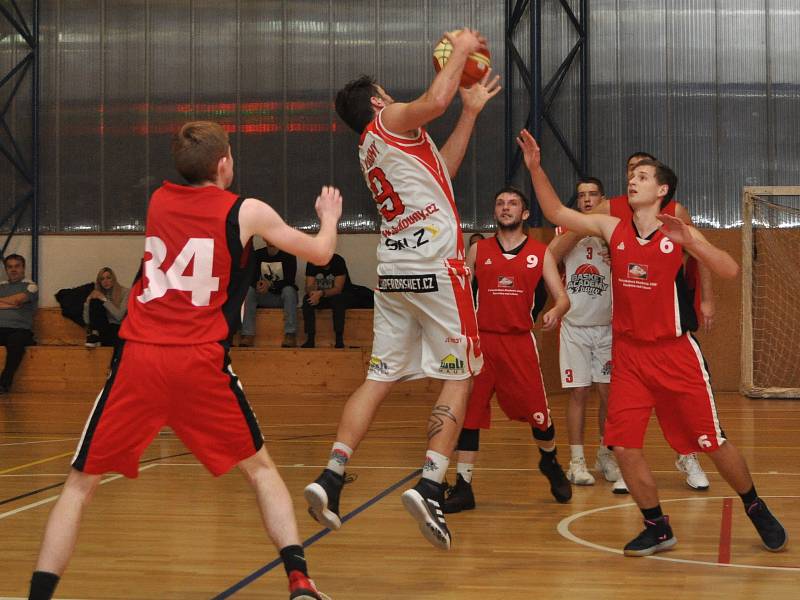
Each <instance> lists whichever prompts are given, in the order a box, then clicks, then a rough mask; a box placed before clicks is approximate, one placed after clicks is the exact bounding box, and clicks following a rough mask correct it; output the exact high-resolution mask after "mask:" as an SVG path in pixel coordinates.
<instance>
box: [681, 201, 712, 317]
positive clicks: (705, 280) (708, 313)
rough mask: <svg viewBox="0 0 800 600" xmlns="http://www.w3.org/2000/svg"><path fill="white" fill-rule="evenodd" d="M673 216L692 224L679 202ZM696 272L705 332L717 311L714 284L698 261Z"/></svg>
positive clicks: (708, 273) (685, 209)
mask: <svg viewBox="0 0 800 600" xmlns="http://www.w3.org/2000/svg"><path fill="white" fill-rule="evenodd" d="M675 216H676V217H678V218H679V219H680V220H681V221H683V222H684V223H686V224H687V225H692V215H690V214H689V210H688V209H687V208H686V207H685V206H684V205H683V204H681V203H680V202H676V203H675ZM697 273H698V275H699V276H700V313H701V314H700V315H698V316H701V317H702V318H703V322H702V325H703V329H704V330H705V332H706V333H708V332H709V331H710V330H711V325H712V324H713V322H714V315H715V314H716V312H717V308H716V304H715V302H714V285H713V283H712V281H711V271H710V270H709V268H708V267H707V266H706V265H704V264H703V263H698V265H697Z"/></svg>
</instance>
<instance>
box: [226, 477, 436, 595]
mask: <svg viewBox="0 0 800 600" xmlns="http://www.w3.org/2000/svg"><path fill="white" fill-rule="evenodd" d="M421 473H422V469H416V470H415V471H412V472H411V473H410V474H408V475H406V476H405V477H403V478H402V479H401V480H400V481H397V482H395V483H393V484H392V485H390V486H389V487H388V488H386V489H385V490H383V491H382V492H380V493H378V494H377V495H375V496H373V497H372V498H370V499H369V500H367V501H366V502H364V503H363V504H362V505H361V506H359V507H358V508H355V509H353V510H351V511H350V512H349V513H347V514H346V515H345V516H344V517H342V524H344V523H346V522H347V521H349V520H351V519H353V518H354V517H356V516H358V515H359V514H360V513H362V512H364V511H365V510H367V509H368V508H369V507H370V506H372V505H373V504H375V503H377V502H379V501H380V500H382V499H383V498H385V497H386V496H388V495H389V494H391V493H392V492H393V491H395V490H396V489H397V488H399V487H401V486H402V485H404V484H406V483H408V482H409V481H411V480H412V479H414V478H415V477H417V476H419V475H420V474H421ZM329 533H331V530H330V529H328V528H327V527H326V528H325V529H321V530H320V531H318V532H317V533H315V534H314V535H312V536H311V537H309V538H308V539H306V540H305V541H304V542H303V548H308V547H309V546H310V545H312V544H314V543H315V542H318V541H319V540H321V539H322V538H324V537H325V536H326V535H328V534H329ZM280 564H281V559H280V557H278V558H276V559H275V560H273V561H272V562H270V563H267V564H266V565H264V566H263V567H261V568H260V569H257V570H255V571H253V572H252V573H250V575H248V576H247V577H244V578H242V579H241V580H239V581H238V582H236V583H235V584H233V585H232V586H231V587H229V588H228V589H226V590H224V591H222V592H220V593H219V594H217V595H216V596H214V597H213V598H212V599H211V600H224V599H225V598H230V597H231V596H232V595H233V594H235V593H236V592H238V591H239V590H241V589H242V588H244V587H246V586H248V585H250V584H251V583H253V582H254V581H255V580H256V579H258V578H259V577H262V576H263V575H266V574H267V573H269V572H270V571H271V570H272V569H274V568H275V567H277V566H278V565H280Z"/></svg>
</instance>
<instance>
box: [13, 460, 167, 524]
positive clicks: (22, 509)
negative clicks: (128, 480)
mask: <svg viewBox="0 0 800 600" xmlns="http://www.w3.org/2000/svg"><path fill="white" fill-rule="evenodd" d="M70 454H72V452H70ZM157 466H158V463H152V464H149V465H145V466H143V467H141V468H140V469H139V472H140V473H141V472H142V471H146V470H147V469H152V468H153V467H157ZM122 477H124V475H112V476H111V477H108V478H106V479H102V480H100V485H104V484H106V483H111V482H112V481H116V480H117V479H122ZM60 495H61V494H56V495H55V496H48V497H47V498H42V499H41V500H37V501H36V502H31V503H30V504H25V505H24V506H20V507H19V508H15V509H14V510H9V511H8V512H4V513H0V521H2V520H3V519H6V518H8V517H13V516H14V515H16V514H19V513H21V512H25V511H26V510H31V509H32V508H37V507H39V506H42V505H43V504H48V503H50V502H53V501H55V500H57V499H58V497H59V496H60Z"/></svg>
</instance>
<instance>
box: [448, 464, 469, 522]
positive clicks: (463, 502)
mask: <svg viewBox="0 0 800 600" xmlns="http://www.w3.org/2000/svg"><path fill="white" fill-rule="evenodd" d="M474 508H475V496H474V495H473V494H472V484H471V483H467V480H466V479H464V478H463V477H462V476H461V473H459V474H457V475H456V484H455V485H454V486H451V487H448V488H447V491H446V492H445V497H444V504H442V512H444V514H446V515H449V514H452V513H458V512H461V511H462V510H473V509H474Z"/></svg>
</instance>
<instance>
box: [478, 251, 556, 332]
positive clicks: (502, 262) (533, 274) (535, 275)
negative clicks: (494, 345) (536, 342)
mask: <svg viewBox="0 0 800 600" xmlns="http://www.w3.org/2000/svg"><path fill="white" fill-rule="evenodd" d="M546 251H547V246H545V245H544V244H543V243H541V242H538V241H536V240H535V239H533V238H531V237H529V238H528V240H527V241H526V242H525V245H524V246H523V247H522V249H521V250H520V251H519V253H518V254H517V255H516V256H510V255H504V254H503V250H502V248H501V247H500V243H499V242H498V241H497V239H496V238H488V239H485V240H480V241H479V242H478V245H477V254H476V257H475V275H476V277H477V278H478V309H477V317H478V330H479V331H489V332H492V333H526V332H529V331H530V330H531V328H532V327H533V318H532V317H531V310H532V309H533V306H534V300H535V293H536V286H537V285H538V283H539V280H540V279H541V278H542V266H543V264H544V253H545V252H546Z"/></svg>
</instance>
